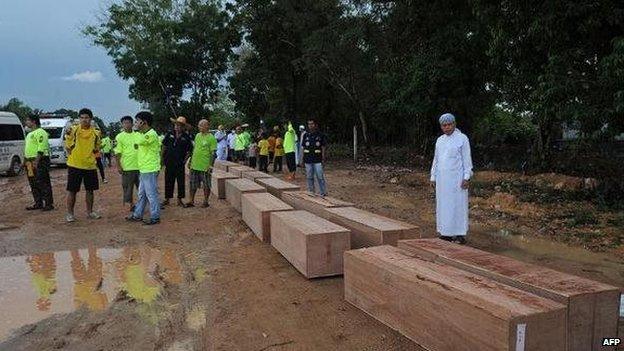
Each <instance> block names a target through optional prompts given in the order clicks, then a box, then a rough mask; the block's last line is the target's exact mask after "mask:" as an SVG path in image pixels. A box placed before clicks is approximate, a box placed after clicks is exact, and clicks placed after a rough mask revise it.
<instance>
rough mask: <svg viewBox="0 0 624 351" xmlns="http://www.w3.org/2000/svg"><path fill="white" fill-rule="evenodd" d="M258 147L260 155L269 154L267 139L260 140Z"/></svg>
mask: <svg viewBox="0 0 624 351" xmlns="http://www.w3.org/2000/svg"><path fill="white" fill-rule="evenodd" d="M258 149H259V150H260V156H269V141H268V140H266V139H262V140H260V141H259V142H258Z"/></svg>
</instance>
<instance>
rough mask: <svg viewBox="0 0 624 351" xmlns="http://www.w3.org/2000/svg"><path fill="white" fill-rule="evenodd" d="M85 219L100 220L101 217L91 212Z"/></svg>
mask: <svg viewBox="0 0 624 351" xmlns="http://www.w3.org/2000/svg"><path fill="white" fill-rule="evenodd" d="M87 217H88V218H89V219H100V218H102V216H100V215H99V213H97V212H91V213H89V214H88V215H87Z"/></svg>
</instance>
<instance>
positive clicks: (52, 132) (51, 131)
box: [43, 127, 63, 139]
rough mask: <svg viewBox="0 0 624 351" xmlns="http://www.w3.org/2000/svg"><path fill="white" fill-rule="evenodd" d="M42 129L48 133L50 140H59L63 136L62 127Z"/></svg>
mask: <svg viewBox="0 0 624 351" xmlns="http://www.w3.org/2000/svg"><path fill="white" fill-rule="evenodd" d="M43 129H44V130H45V131H46V132H48V135H49V136H48V138H50V139H60V138H61V136H62V135H63V127H50V128H43Z"/></svg>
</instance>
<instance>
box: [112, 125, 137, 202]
mask: <svg viewBox="0 0 624 351" xmlns="http://www.w3.org/2000/svg"><path fill="white" fill-rule="evenodd" d="M133 124H134V121H133V120H132V117H130V116H124V117H122V118H121V127H122V128H123V130H122V131H121V132H120V133H119V134H117V136H116V137H115V140H116V141H117V146H116V147H115V156H116V158H117V170H118V172H119V174H121V187H122V189H123V202H124V205H128V209H129V210H130V212H132V210H133V208H134V203H133V199H132V193H133V192H134V189H135V188H136V189H138V188H139V161H138V155H137V153H138V150H137V149H135V148H134V144H136V143H137V140H138V138H140V136H141V133H139V132H135V131H134V130H132V125H133Z"/></svg>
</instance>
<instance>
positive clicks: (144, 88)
mask: <svg viewBox="0 0 624 351" xmlns="http://www.w3.org/2000/svg"><path fill="white" fill-rule="evenodd" d="M230 12H231V9H230V6H229V5H228V6H227V7H226V8H223V7H222V6H221V2H220V1H217V0H124V1H122V2H120V3H113V4H111V5H110V6H109V8H108V9H107V10H106V12H105V14H104V15H103V16H102V18H101V19H100V21H99V23H97V24H95V25H91V26H88V27H87V28H86V30H85V31H84V33H85V34H86V35H87V36H88V37H89V38H91V40H92V42H93V43H94V44H95V45H97V46H101V47H103V48H105V49H106V50H107V52H108V54H109V56H111V58H112V59H113V63H114V64H115V67H116V69H117V72H118V74H119V75H120V76H121V77H122V78H124V79H128V80H131V84H130V96H131V97H132V98H134V99H136V100H138V101H141V102H146V103H149V104H150V108H152V110H153V112H157V113H156V117H157V119H158V121H159V122H160V123H164V122H166V121H168V118H169V117H171V115H172V114H173V111H172V109H173V110H175V109H176V108H178V107H180V106H181V105H182V101H183V100H185V98H183V97H184V96H188V99H186V102H187V103H186V105H187V110H188V111H191V112H193V113H197V112H201V111H203V106H204V105H205V104H206V103H208V102H210V100H211V95H212V94H214V92H216V91H217V90H218V87H219V79H220V77H221V76H222V75H223V74H225V73H226V71H227V63H228V57H229V55H230V53H231V50H232V48H233V47H235V46H236V45H238V42H239V35H238V31H237V28H236V26H235V25H232V24H231V14H230ZM188 104H192V105H193V107H192V108H188ZM163 107H164V108H163ZM176 112H177V111H176ZM189 117H192V118H198V117H199V116H196V115H193V116H189Z"/></svg>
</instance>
